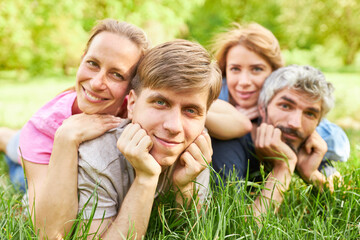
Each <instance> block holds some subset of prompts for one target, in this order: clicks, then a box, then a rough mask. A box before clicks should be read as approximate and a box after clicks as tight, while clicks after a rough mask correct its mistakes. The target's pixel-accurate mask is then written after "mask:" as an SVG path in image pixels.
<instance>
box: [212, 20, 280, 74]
mask: <svg viewBox="0 0 360 240" xmlns="http://www.w3.org/2000/svg"><path fill="white" fill-rule="evenodd" d="M232 26H233V27H232V28H231V29H229V30H228V31H227V32H224V33H220V34H218V35H217V36H216V37H215V38H214V41H213V44H212V49H213V51H214V53H215V57H216V59H217V61H218V63H219V66H220V69H221V71H222V74H223V76H224V77H225V74H226V71H225V70H226V55H227V53H228V52H229V50H230V48H232V47H234V46H236V45H242V46H244V47H246V48H247V49H249V50H250V51H253V52H255V53H256V54H258V55H260V56H261V57H262V58H264V59H265V61H267V62H268V63H269V64H270V66H271V68H272V70H273V71H274V70H276V69H278V68H280V67H282V66H283V65H284V63H283V59H282V56H281V51H280V45H279V42H278V40H277V39H276V37H275V36H274V34H272V32H271V31H269V30H268V29H266V28H264V27H263V26H261V25H259V24H257V23H251V24H248V25H245V26H241V25H240V24H238V23H232Z"/></svg>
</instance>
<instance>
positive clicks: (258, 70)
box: [253, 67, 264, 72]
mask: <svg viewBox="0 0 360 240" xmlns="http://www.w3.org/2000/svg"><path fill="white" fill-rule="evenodd" d="M263 70H264V69H262V68H261V67H254V68H253V71H254V72H262V71H263Z"/></svg>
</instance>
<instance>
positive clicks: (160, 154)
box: [128, 88, 208, 167]
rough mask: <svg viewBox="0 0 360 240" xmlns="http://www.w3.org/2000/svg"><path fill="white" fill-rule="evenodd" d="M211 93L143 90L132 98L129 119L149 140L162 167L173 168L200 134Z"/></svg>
mask: <svg viewBox="0 0 360 240" xmlns="http://www.w3.org/2000/svg"><path fill="white" fill-rule="evenodd" d="M207 98H208V92H198V91H196V92H195V91H193V92H191V91H187V92H175V91H172V90H166V89H156V90H153V89H150V88H145V89H142V91H141V93H140V94H139V95H138V96H137V95H136V94H135V92H134V91H133V90H131V91H130V94H129V102H128V115H129V118H130V119H132V122H133V123H138V124H139V125H140V126H141V127H142V128H143V129H144V130H145V131H146V132H147V134H148V135H149V136H150V138H151V140H152V142H153V146H152V149H151V150H150V154H151V155H152V156H153V157H154V158H155V160H156V161H157V162H158V163H159V164H160V165H161V166H162V167H166V166H171V165H172V164H174V162H175V161H176V160H177V159H178V157H179V156H180V154H181V153H182V152H183V151H184V150H185V149H186V148H187V147H188V146H189V145H190V144H191V143H192V142H193V141H194V140H195V139H196V138H197V137H198V136H199V135H200V134H201V132H202V131H203V129H204V124H205V117H206V111H207V109H206V104H207Z"/></svg>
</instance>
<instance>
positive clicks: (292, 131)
mask: <svg viewBox="0 0 360 240" xmlns="http://www.w3.org/2000/svg"><path fill="white" fill-rule="evenodd" d="M276 127H277V128H279V129H280V131H281V132H282V133H286V134H291V135H294V136H296V137H298V138H300V139H301V140H304V139H305V137H304V134H302V133H301V132H299V131H297V130H295V129H292V128H287V127H284V126H281V125H278V126H276Z"/></svg>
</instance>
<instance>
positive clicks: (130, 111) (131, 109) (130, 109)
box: [127, 89, 137, 120]
mask: <svg viewBox="0 0 360 240" xmlns="http://www.w3.org/2000/svg"><path fill="white" fill-rule="evenodd" d="M136 99H137V96H136V93H135V91H134V90H133V89H131V90H130V92H129V98H128V103H127V110H128V118H129V119H131V120H132V118H133V113H134V108H135V103H136Z"/></svg>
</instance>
